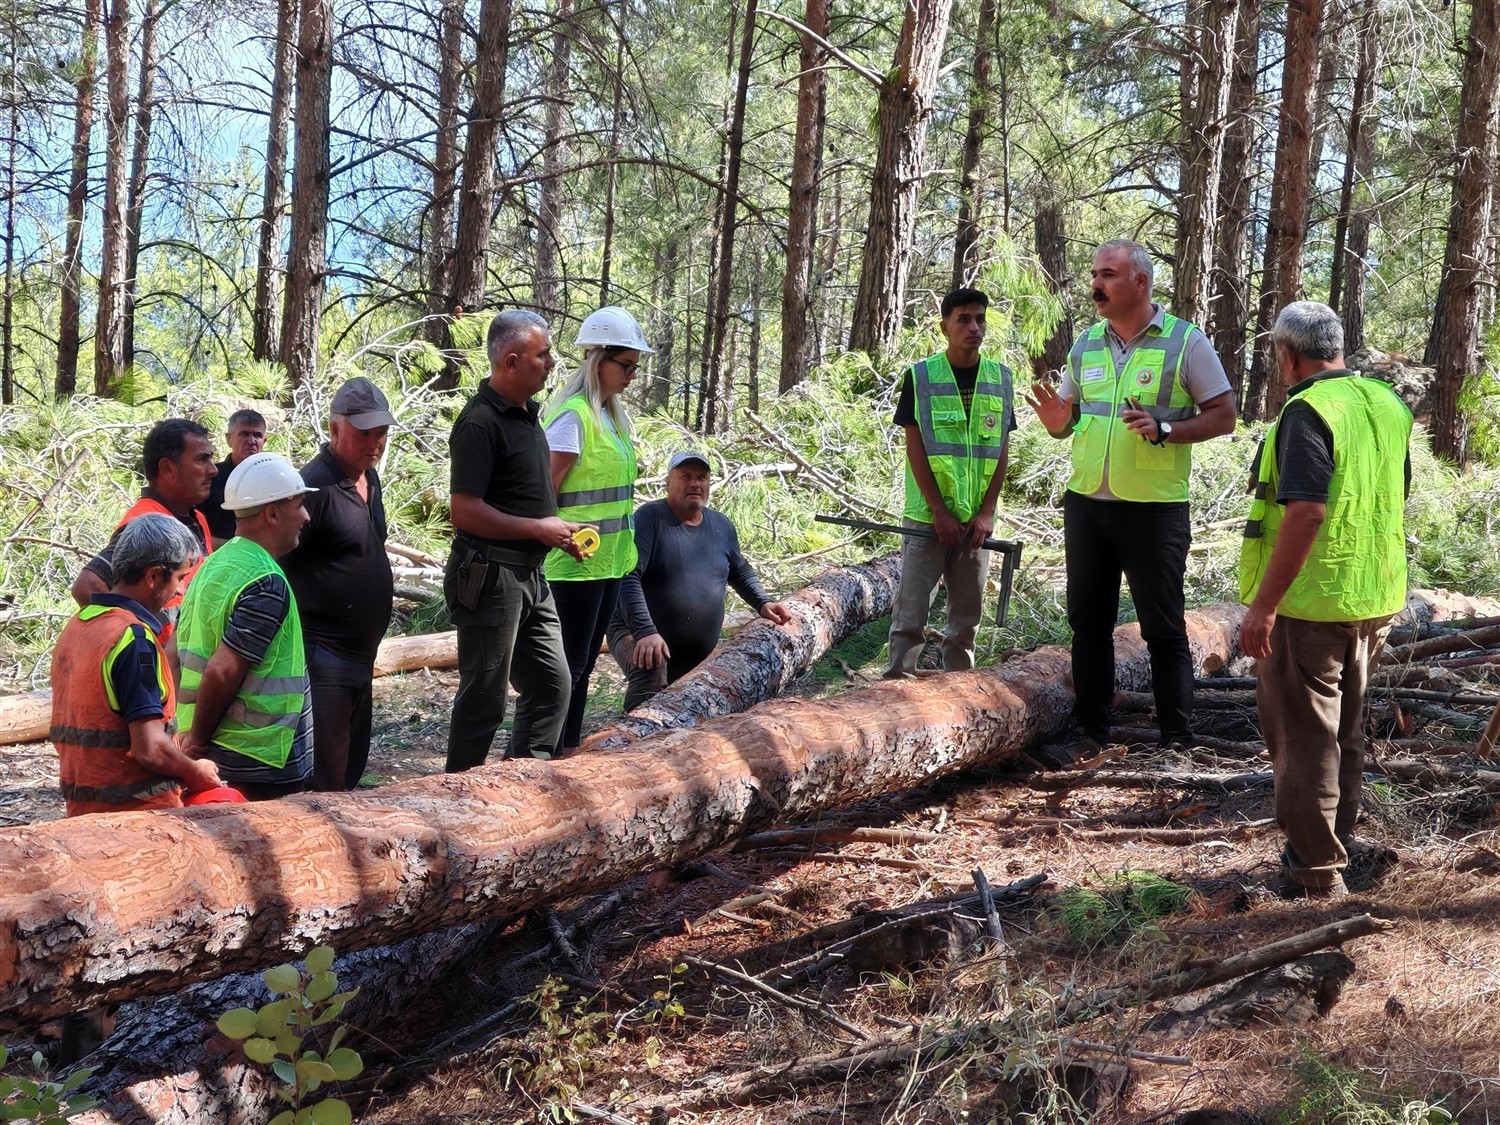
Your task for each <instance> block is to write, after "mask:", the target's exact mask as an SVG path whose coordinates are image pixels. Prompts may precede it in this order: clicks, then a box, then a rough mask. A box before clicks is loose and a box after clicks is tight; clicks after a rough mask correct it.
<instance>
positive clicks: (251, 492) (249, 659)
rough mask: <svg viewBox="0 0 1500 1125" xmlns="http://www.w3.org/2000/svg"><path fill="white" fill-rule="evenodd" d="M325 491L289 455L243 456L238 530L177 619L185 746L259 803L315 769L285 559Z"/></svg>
mask: <svg viewBox="0 0 1500 1125" xmlns="http://www.w3.org/2000/svg"><path fill="white" fill-rule="evenodd" d="M314 491H316V490H315V489H312V488H309V487H307V485H305V484H303V482H302V478H301V477H300V476H299V475H298V474H297V470H296V469H295V468H293V467H292V463H291V462H290V461H288V460H287V459H286V458H285V457H282V456H280V455H279V454H275V453H257V454H255V455H254V456H253V457H247V458H246V459H245V460H244V461H242V462H240V464H239V466H238V467H237V468H236V469H235V470H234V472H232V473H230V474H229V483H228V484H226V485H225V486H224V507H225V508H227V509H228V510H229V511H231V512H233V513H234V514H235V531H236V534H235V537H234V538H233V539H231V540H230V541H229V542H228V543H226V544H224V546H222V547H220V548H219V549H218V550H217V551H215V552H214V553H213V554H212V555H211V556H209V558H208V561H207V562H205V563H204V564H203V566H201V567H200V568H199V569H198V573H197V574H196V575H195V576H194V578H193V584H192V585H191V586H189V587H188V592H187V597H185V598H184V599H183V601H182V614H181V616H180V618H179V619H178V627H177V652H178V657H179V659H180V661H181V664H182V684H181V689H180V694H179V697H178V702H179V705H180V707H181V726H182V730H183V732H184V733H183V735H182V749H183V751H184V752H186V753H188V754H190V755H192V756H194V757H202V758H208V759H209V760H210V761H212V762H213V763H214V764H215V765H217V766H218V767H219V773H220V775H221V776H222V777H223V778H224V781H225V783H226V784H229V785H232V786H234V787H235V788H236V789H238V790H239V791H240V792H241V793H243V794H244V795H245V796H246V797H248V798H249V799H250V800H252V801H263V800H272V799H274V798H276V797H281V796H285V795H286V794H289V793H299V792H301V791H302V790H303V789H305V788H306V787H307V779H308V778H309V777H310V776H311V775H312V768H313V725H312V697H311V692H310V690H309V685H308V676H307V654H306V651H305V649H304V647H303V639H302V624H301V619H300V618H299V616H298V613H297V599H296V597H295V596H294V595H293V593H292V587H291V584H290V583H289V582H288V581H287V577H286V574H285V573H284V572H283V571H282V569H281V567H280V566H279V565H277V562H276V560H277V559H279V558H281V557H282V556H283V555H286V554H288V553H289V552H290V551H291V550H292V548H293V547H295V546H296V545H297V540H298V538H299V537H300V536H301V534H302V527H303V525H304V524H306V523H307V518H308V517H307V509H306V507H304V505H303V496H304V495H305V494H306V493H309V492H314Z"/></svg>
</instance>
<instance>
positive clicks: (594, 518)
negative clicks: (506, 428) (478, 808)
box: [546, 306, 651, 755]
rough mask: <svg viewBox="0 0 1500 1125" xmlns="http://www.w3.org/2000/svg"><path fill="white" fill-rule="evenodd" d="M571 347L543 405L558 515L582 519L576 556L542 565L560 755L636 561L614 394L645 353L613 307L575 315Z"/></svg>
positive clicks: (624, 442) (631, 458)
mask: <svg viewBox="0 0 1500 1125" xmlns="http://www.w3.org/2000/svg"><path fill="white" fill-rule="evenodd" d="M578 347H579V348H581V349H582V350H583V363H582V364H580V365H579V367H578V370H577V371H575V372H574V373H573V375H572V377H571V378H569V379H568V381H567V382H566V383H564V384H563V386H562V389H561V390H559V391H558V392H557V394H556V395H555V396H554V397H553V399H552V401H551V402H549V403H548V404H547V411H546V427H547V444H548V446H549V447H550V448H551V450H552V487H553V488H555V489H556V490H557V514H558V515H559V516H561V517H562V518H563V519H564V520H566V521H568V522H569V523H577V524H583V525H584V527H583V529H582V530H581V531H580V532H579V533H578V535H577V536H575V539H577V541H578V543H579V546H580V547H582V548H583V551H582V554H583V557H582V558H578V559H575V558H574V557H573V556H572V555H569V554H567V553H565V552H563V551H556V550H555V551H553V552H552V553H551V554H549V555H548V556H547V563H546V572H547V581H548V583H549V584H550V585H551V587H552V596H553V599H554V600H555V601H556V603H557V616H558V618H559V619H560V621H561V623H562V639H563V650H564V652H565V653H566V654H567V658H568V671H569V672H570V673H571V674H572V678H573V695H572V699H571V701H570V702H569V704H568V718H567V722H565V723H564V724H563V731H562V739H561V741H560V742H559V743H558V753H559V754H560V755H565V754H567V753H569V752H570V751H572V750H574V749H575V748H576V747H577V746H578V739H579V736H580V735H581V734H582V731H583V708H584V704H585V703H587V702H588V691H589V677H590V676H591V675H592V674H593V671H594V661H595V660H596V659H598V656H599V645H600V642H601V641H602V640H603V639H604V630H605V628H606V627H607V626H608V624H609V619H610V616H611V615H612V614H613V613H614V611H615V597H616V595H617V594H618V593H619V591H620V579H621V578H623V577H625V575H627V574H629V573H630V572H631V571H632V570H633V569H634V568H635V561H636V551H635V525H634V523H633V522H632V519H631V516H632V513H633V512H634V510H635V477H636V462H635V447H634V446H633V444H632V429H631V423H630V415H629V414H627V413H626V412H625V402H624V399H623V397H622V394H621V392H623V391H624V390H625V388H626V387H628V386H630V383H631V380H633V379H634V378H635V372H636V368H637V366H638V365H639V363H640V359H641V356H643V355H650V354H651V348H650V347H649V346H648V345H647V343H646V337H645V336H644V335H643V334H642V332H641V326H640V325H639V324H637V323H636V319H635V317H633V316H631V315H630V314H629V313H628V312H626V311H625V310H624V309H622V308H618V307H615V306H610V307H608V308H602V309H599V310H598V311H597V312H593V313H590V314H589V315H588V316H587V317H586V318H584V321H583V324H582V325H581V326H580V327H579V329H578Z"/></svg>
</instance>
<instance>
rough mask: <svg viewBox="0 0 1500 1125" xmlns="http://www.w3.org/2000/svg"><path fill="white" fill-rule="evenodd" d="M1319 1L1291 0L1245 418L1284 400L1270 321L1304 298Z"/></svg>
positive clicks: (1268, 413)
mask: <svg viewBox="0 0 1500 1125" xmlns="http://www.w3.org/2000/svg"><path fill="white" fill-rule="evenodd" d="M1322 32H1323V0H1288V3H1287V13H1286V57H1285V59H1284V61H1283V62H1282V67H1281V113H1280V115H1279V118H1278V126H1279V132H1278V133H1277V137H1276V163H1275V167H1274V168H1273V169H1272V172H1271V214H1270V218H1269V219H1268V221H1267V224H1266V246H1265V259H1264V266H1263V268H1262V271H1261V285H1260V308H1259V312H1258V315H1257V317H1256V323H1255V358H1254V360H1253V362H1252V363H1251V367H1250V387H1249V391H1248V392H1247V394H1246V396H1245V413H1246V416H1247V417H1248V418H1251V419H1259V418H1272V417H1275V415H1276V413H1277V412H1278V411H1279V410H1280V409H1281V404H1282V403H1283V402H1284V401H1285V400H1286V388H1285V387H1284V386H1282V385H1281V380H1280V378H1278V377H1277V372H1276V359H1275V356H1274V354H1273V352H1272V348H1271V325H1272V324H1273V323H1275V320H1276V314H1277V313H1278V312H1280V311H1281V308H1282V306H1283V305H1285V304H1287V302H1289V301H1296V300H1299V299H1300V298H1301V296H1302V249H1303V244H1304V242H1305V240H1306V238H1307V198H1308V184H1309V183H1310V182H1311V173H1310V164H1311V160H1312V100H1313V92H1314V90H1315V89H1316V88H1317V85H1318V73H1317V71H1318V48H1319V46H1320V44H1321V42H1322Z"/></svg>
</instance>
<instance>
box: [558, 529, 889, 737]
mask: <svg viewBox="0 0 1500 1125" xmlns="http://www.w3.org/2000/svg"><path fill="white" fill-rule="evenodd" d="M900 583H901V556H900V554H898V553H894V552H893V553H892V554H889V555H883V556H882V557H880V558H878V559H872V560H871V561H870V562H867V563H861V564H860V565H858V566H846V567H840V568H839V569H837V570H829V571H825V572H824V573H822V574H820V575H818V577H817V578H815V579H813V580H812V581H811V582H810V583H808V584H807V585H806V586H804V587H803V588H802V589H801V590H798V591H797V592H796V593H795V594H793V595H791V596H790V597H788V598H786V599H784V600H783V601H782V603H781V604H782V605H784V606H786V608H787V609H788V610H790V611H791V614H792V620H791V621H790V622H789V623H788V624H786V625H782V626H780V627H777V626H774V625H772V624H771V623H770V622H768V621H754V622H751V623H750V624H749V625H747V626H746V627H745V628H744V629H742V630H740V632H739V633H737V634H736V635H735V636H734V637H732V638H730V639H729V640H728V641H725V642H724V643H723V644H721V645H720V646H719V647H718V648H717V649H715V650H714V653H713V655H712V656H710V657H709V658H708V659H707V660H705V661H704V662H703V663H702V664H700V665H699V666H698V667H697V668H694V669H693V670H692V671H691V672H689V673H688V674H687V675H686V676H684V677H683V678H682V679H680V680H678V681H677V682H676V683H675V684H672V685H671V686H670V687H668V688H667V689H666V691H663V692H661V693H659V694H657V695H655V696H653V697H652V698H651V699H650V700H648V701H647V702H646V704H645V705H644V706H642V707H637V708H636V709H635V710H634V711H632V712H630V713H629V714H628V715H624V716H622V717H621V718H620V720H619V721H618V722H616V723H615V724H614V725H613V726H611V727H607V728H605V729H604V730H601V731H599V732H597V733H596V734H593V735H591V736H590V737H589V738H588V740H587V741H586V742H585V744H584V745H585V747H586V748H588V749H595V750H602V749H610V750H613V749H618V748H619V747H622V746H627V745H629V744H630V743H631V742H634V741H635V740H637V739H641V738H647V737H649V736H650V735H653V734H656V733H657V732H658V731H662V730H667V729H669V728H676V727H691V726H695V725H697V724H698V723H701V722H703V721H705V720H706V719H712V718H715V717H717V716H719V715H731V714H734V713H735V712H736V711H744V710H746V709H747V708H749V707H751V706H753V705H754V704H756V703H760V702H761V701H762V700H766V699H771V698H773V697H774V696H776V695H779V694H780V693H781V690H782V689H783V688H784V687H785V686H786V685H787V684H788V683H790V682H791V681H792V680H795V679H796V678H797V677H798V676H800V675H802V674H803V673H804V672H806V671H807V670H808V669H809V668H811V667H812V666H813V665H814V664H815V663H817V661H818V659H819V658H820V657H822V655H823V654H824V653H826V652H827V651H828V650H829V649H831V648H833V647H834V646H835V645H838V644H840V643H842V642H843V641H845V640H847V639H848V638H849V637H850V636H851V635H852V634H854V633H855V632H856V631H857V630H859V629H861V628H863V627H864V626H866V625H868V624H869V623H870V622H871V621H875V620H877V619H879V618H881V617H884V616H886V614H888V613H890V612H891V602H892V601H893V600H894V598H895V596H896V587H897V586H899V585H900Z"/></svg>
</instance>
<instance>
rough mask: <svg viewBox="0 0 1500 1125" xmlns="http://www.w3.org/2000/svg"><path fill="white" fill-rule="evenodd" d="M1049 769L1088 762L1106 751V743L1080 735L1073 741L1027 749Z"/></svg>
mask: <svg viewBox="0 0 1500 1125" xmlns="http://www.w3.org/2000/svg"><path fill="white" fill-rule="evenodd" d="M1026 753H1027V754H1029V755H1030V756H1031V757H1033V758H1035V759H1036V760H1037V762H1039V763H1040V764H1041V765H1043V766H1046V767H1047V769H1049V770H1065V769H1068V768H1070V767H1071V766H1072V765H1073V763H1074V762H1086V761H1088V760H1089V759H1090V758H1097V757H1098V756H1099V755H1100V754H1102V753H1104V743H1102V742H1100V741H1099V740H1098V739H1094V738H1090V737H1089V736H1088V735H1086V734H1084V735H1080V736H1079V737H1077V738H1075V739H1074V740H1073V741H1072V742H1064V743H1058V744H1052V745H1048V746H1035V747H1032V748H1031V749H1030V750H1028V751H1026Z"/></svg>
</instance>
